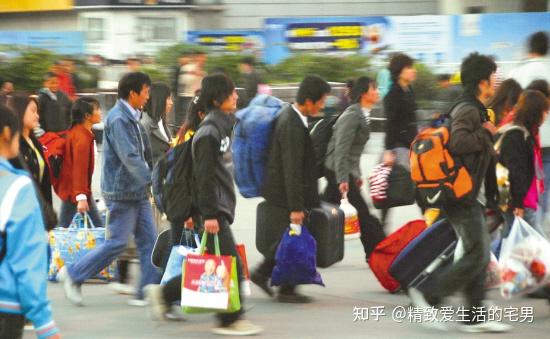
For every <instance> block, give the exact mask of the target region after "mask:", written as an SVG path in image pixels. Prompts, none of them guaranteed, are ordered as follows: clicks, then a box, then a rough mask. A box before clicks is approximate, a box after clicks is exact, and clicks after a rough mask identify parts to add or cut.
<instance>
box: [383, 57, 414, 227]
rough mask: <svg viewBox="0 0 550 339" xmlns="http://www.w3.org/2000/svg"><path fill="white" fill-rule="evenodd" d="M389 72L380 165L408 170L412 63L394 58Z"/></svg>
mask: <svg viewBox="0 0 550 339" xmlns="http://www.w3.org/2000/svg"><path fill="white" fill-rule="evenodd" d="M388 69H389V71H390V74H391V81H392V85H391V88H390V90H389V92H388V94H387V95H386V96H385V97H384V112H385V114H386V119H387V120H386V138H385V149H386V150H385V151H384V154H383V158H382V161H383V162H384V163H385V164H386V165H388V166H393V165H394V164H398V165H401V166H402V167H404V168H406V169H407V170H409V168H410V166H409V149H410V146H411V143H412V141H413V140H414V138H415V137H416V133H417V127H416V100H415V98H414V93H413V90H412V87H411V85H412V83H413V82H414V81H415V80H416V69H415V67H414V60H413V59H412V58H411V57H410V56H408V55H406V54H403V53H397V54H395V55H393V57H392V58H391V60H390V64H389V66H388ZM388 212H389V210H388V209H384V210H382V223H383V224H384V225H385V224H386V222H387V218H388Z"/></svg>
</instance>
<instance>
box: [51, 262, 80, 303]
mask: <svg viewBox="0 0 550 339" xmlns="http://www.w3.org/2000/svg"><path fill="white" fill-rule="evenodd" d="M57 279H58V280H59V281H62V282H63V290H64V291H65V297H66V298H67V299H69V301H70V302H72V303H73V304H75V305H76V306H83V300H82V293H81V292H80V286H78V285H76V284H75V283H74V282H73V280H72V279H71V276H70V275H69V272H67V266H63V267H61V269H60V270H59V272H58V273H57Z"/></svg>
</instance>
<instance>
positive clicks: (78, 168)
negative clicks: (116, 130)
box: [56, 97, 104, 227]
mask: <svg viewBox="0 0 550 339" xmlns="http://www.w3.org/2000/svg"><path fill="white" fill-rule="evenodd" d="M71 117H72V122H71V128H70V129H69V131H68V132H67V135H66V136H65V152H64V153H63V154H64V155H63V165H62V166H61V173H60V178H59V184H58V186H57V189H56V192H57V194H58V195H59V198H61V200H62V203H61V210H60V213H59V226H61V227H68V226H69V225H70V223H71V221H72V219H73V217H74V215H75V214H76V213H77V212H78V213H89V214H90V217H91V218H92V221H93V223H94V225H95V226H96V227H103V226H104V225H103V224H104V223H103V220H102V219H101V217H100V215H99V211H98V209H97V206H96V204H95V199H94V197H93V195H92V188H91V184H92V176H93V173H94V163H95V159H94V158H95V155H94V140H95V138H94V133H93V132H92V126H93V125H94V124H97V123H100V122H101V109H100V108H99V102H98V101H97V100H96V99H94V98H91V97H83V98H79V99H77V100H76V101H75V102H74V104H73V107H72V111H71Z"/></svg>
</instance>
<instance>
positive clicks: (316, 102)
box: [251, 75, 330, 303]
mask: <svg viewBox="0 0 550 339" xmlns="http://www.w3.org/2000/svg"><path fill="white" fill-rule="evenodd" d="M329 94H330V85H329V84H328V83H327V82H326V81H325V80H323V79H322V78H320V77H319V76H316V75H308V76H306V77H305V78H304V80H302V82H301V83H300V86H299V88H298V93H297V95H296V102H295V103H294V104H292V105H287V106H284V107H283V108H282V109H281V112H280V113H279V117H278V118H277V121H276V123H275V128H274V130H273V135H272V136H271V145H270V149H269V157H268V162H267V169H266V178H265V184H264V188H263V196H264V198H265V199H266V201H267V203H268V204H270V205H271V206H277V207H280V208H282V209H283V210H286V211H287V213H288V215H289V217H288V219H289V222H290V224H295V225H305V222H306V213H307V211H309V210H310V209H312V208H316V207H319V204H320V201H319V192H318V187H317V177H318V167H317V164H316V160H315V151H314V149H313V144H312V141H311V138H310V136H309V131H308V123H307V119H308V117H313V116H316V115H317V114H319V112H320V111H321V110H322V109H323V108H324V106H325V101H326V98H327V96H328V95H329ZM313 227H314V226H313ZM273 232H277V231H276V230H274V231H273ZM280 236H281V235H280V234H276V235H270V236H269V238H270V239H276V238H277V239H280ZM273 247H274V248H276V246H273ZM274 254H275V253H273V256H266V257H265V258H264V260H263V261H262V262H261V263H260V265H259V266H258V267H257V268H256V269H255V270H254V272H253V273H252V275H251V280H252V282H254V284H256V285H258V287H260V288H261V289H262V290H263V291H264V292H266V293H267V294H268V295H269V296H273V295H274V292H273V291H272V289H271V288H270V287H269V285H268V281H269V279H270V278H271V274H272V272H273V268H274V267H275V265H276V261H275V257H274ZM275 300H276V301H277V302H281V303H309V302H311V301H312V299H311V298H310V297H308V296H305V295H303V294H300V293H298V292H297V286H294V285H283V286H281V287H280V288H279V291H278V294H277V296H276V299H275Z"/></svg>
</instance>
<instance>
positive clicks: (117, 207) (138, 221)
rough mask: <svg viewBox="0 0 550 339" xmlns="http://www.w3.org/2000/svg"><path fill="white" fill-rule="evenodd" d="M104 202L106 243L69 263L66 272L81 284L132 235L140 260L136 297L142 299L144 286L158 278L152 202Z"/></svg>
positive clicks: (97, 270) (120, 251) (112, 258)
mask: <svg viewBox="0 0 550 339" xmlns="http://www.w3.org/2000/svg"><path fill="white" fill-rule="evenodd" d="M106 204H107V208H108V209H109V212H110V216H111V217H110V219H111V221H110V224H109V227H108V232H107V234H106V240H105V243H104V244H103V245H101V246H99V247H97V248H95V249H94V250H92V251H91V252H89V253H88V254H86V255H85V256H84V257H83V258H82V259H81V260H79V261H78V262H76V263H74V264H73V265H71V266H69V267H68V272H69V275H70V277H71V279H72V280H73V281H74V282H75V283H76V284H82V283H83V282H84V281H86V280H87V279H89V278H91V277H93V276H94V275H96V274H97V273H99V272H100V271H101V270H102V269H103V268H105V267H106V266H107V265H109V264H110V263H111V262H112V261H113V260H115V259H116V258H117V257H118V256H119V255H120V254H121V253H122V252H124V249H125V248H126V245H127V244H128V240H129V238H130V235H131V234H133V235H134V237H135V240H136V245H137V248H138V251H139V259H140V262H141V280H140V283H139V289H138V292H137V295H136V297H137V298H138V299H143V287H144V286H145V285H148V284H158V283H159V281H160V276H159V273H158V272H157V270H156V268H155V267H154V266H153V264H152V263H151V253H152V252H153V246H154V244H155V241H156V238H157V234H156V230H155V223H154V221H153V211H152V209H151V204H150V203H149V200H148V199H143V200H139V201H112V200H107V201H106Z"/></svg>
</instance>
